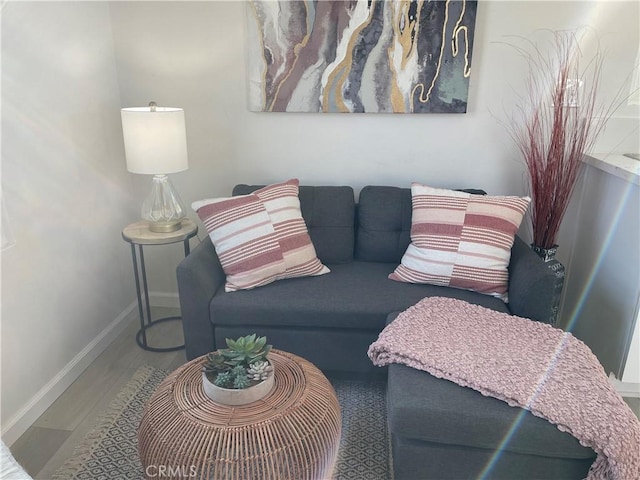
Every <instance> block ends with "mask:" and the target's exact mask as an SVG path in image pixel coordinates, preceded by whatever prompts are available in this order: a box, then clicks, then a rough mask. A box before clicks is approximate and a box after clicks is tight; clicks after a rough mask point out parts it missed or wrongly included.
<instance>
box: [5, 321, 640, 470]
mask: <svg viewBox="0 0 640 480" xmlns="http://www.w3.org/2000/svg"><path fill="white" fill-rule="evenodd" d="M177 313H178V312H177V311H176V310H175V309H169V308H155V309H154V311H153V318H159V317H165V316H170V315H175V314H177ZM137 329H138V321H137V320H134V321H133V322H132V323H131V324H130V325H129V327H128V328H127V329H125V331H124V332H123V333H122V334H121V335H120V336H119V337H118V338H117V339H116V340H115V341H114V342H113V343H112V344H111V345H110V346H109V347H108V348H107V349H106V350H105V351H104V352H103V353H102V355H100V356H99V357H98V358H97V359H96V360H95V361H94V362H93V363H92V364H91V365H90V366H89V368H87V370H85V372H84V373H83V374H82V375H81V376H80V377H79V378H78V379H77V380H76V381H75V382H74V383H73V384H72V385H71V386H70V387H69V388H68V389H67V390H66V391H65V392H64V393H63V394H62V395H61V396H60V398H58V400H56V401H55V403H54V404H53V405H52V406H51V407H50V408H49V409H48V410H47V411H46V412H45V413H43V414H42V416H41V417H40V418H39V419H38V420H37V421H36V422H35V423H34V424H33V425H32V426H31V427H30V428H29V429H28V430H27V431H26V432H25V434H24V435H22V437H20V438H19V439H18V440H17V441H16V442H15V443H14V444H13V445H12V446H11V451H12V452H13V455H14V456H15V457H16V459H17V460H18V461H19V462H20V463H21V464H22V466H23V467H24V468H25V470H27V472H29V474H31V475H32V476H33V477H34V478H36V479H50V478H51V476H52V475H53V473H54V472H55V471H56V470H57V469H58V468H59V467H60V466H61V465H62V464H63V463H64V462H65V461H66V460H67V459H68V458H69V457H71V455H72V453H73V450H74V448H75V447H76V445H78V444H79V443H80V442H81V441H82V439H83V438H84V437H85V435H86V434H87V433H88V432H89V431H91V429H92V428H93V426H94V423H95V421H96V420H97V418H98V416H99V415H100V414H101V413H102V412H103V411H105V410H106V409H107V407H108V406H109V404H110V403H111V401H112V400H113V399H114V398H115V397H116V395H117V394H118V393H119V392H120V391H121V389H122V387H123V386H124V385H125V384H126V383H127V382H128V381H129V380H130V379H131V376H132V375H133V374H134V373H135V371H136V370H137V369H138V368H139V367H140V366H142V365H152V366H155V367H158V368H163V369H166V370H173V369H175V368H177V367H179V366H180V365H182V364H183V363H184V362H185V361H186V358H185V355H184V350H181V351H178V352H170V353H155V352H147V351H144V350H142V349H141V348H140V347H138V345H137V344H136V342H135V338H134V337H135V332H136V331H137ZM148 340H149V344H150V345H155V346H171V345H180V344H182V342H183V339H182V326H181V324H180V322H179V321H172V322H165V323H162V324H158V325H156V326H154V327H153V329H152V330H151V331H150V332H149V337H148ZM625 401H626V402H627V403H628V404H629V405H630V406H631V408H632V409H633V411H634V412H635V414H636V416H638V417H640V398H625Z"/></svg>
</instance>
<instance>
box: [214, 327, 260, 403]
mask: <svg viewBox="0 0 640 480" xmlns="http://www.w3.org/2000/svg"><path fill="white" fill-rule="evenodd" d="M226 342H227V348H223V349H219V350H216V351H215V352H211V353H209V354H208V355H207V357H206V359H205V362H204V364H203V367H202V384H203V387H204V392H205V394H206V395H207V396H208V397H209V398H210V399H211V400H213V401H215V402H218V403H223V404H226V405H245V404H247V403H251V402H255V401H256V400H259V399H261V398H262V397H264V396H265V395H267V394H268V393H269V392H270V391H271V388H272V387H273V366H272V365H271V362H269V359H268V358H267V355H268V354H269V352H270V351H271V345H267V337H257V336H256V334H252V335H247V336H245V337H240V338H238V339H237V340H232V339H230V338H227V339H226Z"/></svg>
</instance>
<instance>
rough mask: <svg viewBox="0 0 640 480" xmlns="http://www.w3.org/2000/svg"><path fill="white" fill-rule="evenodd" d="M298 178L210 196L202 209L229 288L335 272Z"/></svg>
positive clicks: (199, 203) (198, 208)
mask: <svg viewBox="0 0 640 480" xmlns="http://www.w3.org/2000/svg"><path fill="white" fill-rule="evenodd" d="M298 185H299V182H298V180H297V179H292V180H289V181H287V182H283V183H278V184H274V185H269V186H267V187H264V188H261V189H260V190H256V191H255V192H253V193H252V194H249V195H239V196H236V197H229V198H219V199H207V200H200V201H197V202H194V203H193V204H192V205H191V206H192V208H193V209H194V210H195V211H196V212H197V213H198V216H199V217H200V219H201V220H202V222H203V223H204V226H205V228H206V230H207V232H208V233H209V236H210V237H211V241H212V242H213V245H214V246H215V249H216V253H217V254H218V258H219V259H220V263H221V265H222V269H223V270H224V272H225V274H226V275H227V281H226V284H225V291H227V292H233V291H236V290H246V289H250V288H255V287H259V286H262V285H266V284H268V283H271V282H275V281H276V280H281V279H283V278H293V277H306V276H309V275H322V274H325V273H329V269H328V268H327V267H325V266H324V265H323V264H322V263H321V262H320V260H319V259H318V257H317V255H316V250H315V248H314V246H313V243H312V242H311V238H310V237H309V232H308V231H307V225H306V224H305V223H304V219H303V218H302V213H301V211H300V200H299V199H298Z"/></svg>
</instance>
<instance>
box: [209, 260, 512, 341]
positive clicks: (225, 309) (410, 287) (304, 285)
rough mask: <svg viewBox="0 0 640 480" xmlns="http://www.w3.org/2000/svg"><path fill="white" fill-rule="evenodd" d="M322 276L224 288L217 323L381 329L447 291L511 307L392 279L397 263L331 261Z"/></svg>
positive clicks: (215, 308) (215, 311)
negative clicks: (398, 313) (388, 321)
mask: <svg viewBox="0 0 640 480" xmlns="http://www.w3.org/2000/svg"><path fill="white" fill-rule="evenodd" d="M328 266H329V268H330V269H331V272H330V273H328V274H326V275H321V276H318V277H305V278H294V279H287V280H280V281H278V282H274V283H271V284H269V285H265V286H263V287H260V288H256V289H253V290H248V291H238V292H231V293H218V294H217V295H216V296H215V297H214V298H213V300H212V302H211V305H210V309H211V318H213V319H215V324H216V325H269V326H278V327H297V326H302V327H319V328H342V329H345V328H349V329H370V330H377V331H381V330H382V329H383V328H384V326H385V322H386V317H387V314H389V313H390V312H393V311H401V310H404V309H406V308H408V307H410V306H411V305H414V304H415V303H417V302H418V301H419V300H421V299H422V298H425V297H429V296H436V295H440V296H446V297H454V298H459V299H462V300H466V301H468V302H471V303H476V304H479V305H483V306H485V307H488V308H493V309H494V310H498V311H501V312H508V309H507V306H506V305H505V304H504V303H503V302H502V301H501V300H499V299H497V298H494V297H490V296H488V295H481V294H479V293H475V292H470V291H466V290H458V289H453V288H446V287H438V286H433V285H415V284H407V283H401V282H394V281H393V280H389V279H388V278H387V276H388V275H389V273H391V272H392V271H393V269H394V268H395V267H396V266H397V265H396V264H395V263H373V262H361V261H357V260H356V261H353V262H351V263H348V264H333V265H332V264H330V265H328Z"/></svg>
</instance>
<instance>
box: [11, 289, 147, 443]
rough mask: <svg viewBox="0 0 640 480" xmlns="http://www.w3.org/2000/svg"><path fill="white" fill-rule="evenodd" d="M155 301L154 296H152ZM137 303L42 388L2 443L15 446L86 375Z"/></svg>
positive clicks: (132, 316)
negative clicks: (89, 367)
mask: <svg viewBox="0 0 640 480" xmlns="http://www.w3.org/2000/svg"><path fill="white" fill-rule="evenodd" d="M149 298H150V299H151V295H150V296H149ZM137 307H138V304H137V302H133V303H131V305H129V306H128V307H127V308H126V309H125V310H124V311H123V312H122V313H121V314H120V315H118V316H117V317H116V318H115V319H114V320H113V321H112V322H111V323H110V324H109V325H108V326H107V328H105V329H104V330H103V331H102V332H100V333H99V334H98V335H97V336H96V337H95V338H94V339H93V340H92V341H91V342H89V344H88V345H87V346H86V347H84V348H83V349H82V350H81V351H80V353H78V354H77V355H76V356H75V357H74V358H73V359H72V360H71V361H70V362H69V363H68V364H67V365H65V367H64V368H63V369H62V370H61V371H60V372H59V373H58V374H57V375H56V376H54V377H53V378H52V379H51V380H50V381H49V382H48V383H47V384H46V385H45V386H44V387H42V388H41V389H40V390H39V391H38V392H37V393H36V394H35V395H34V396H33V397H32V398H31V399H30V400H29V401H28V402H27V403H26V404H25V406H24V407H22V408H21V409H20V410H19V411H18V412H17V413H16V414H15V415H13V417H11V418H10V419H9V420H8V421H7V423H6V424H5V427H4V428H3V429H2V440H3V441H4V443H5V444H7V445H9V446H11V445H12V444H13V443H14V442H15V441H16V440H17V439H18V438H20V436H21V435H22V434H23V433H24V432H26V431H27V429H28V428H29V427H30V426H31V425H33V423H34V422H35V421H36V420H37V419H38V417H40V415H42V414H43V413H44V412H45V411H46V410H47V408H49V407H50V406H51V405H52V404H53V402H55V401H56V399H57V398H58V397H59V396H60V395H62V393H63V392H64V391H65V390H66V389H67V388H69V386H70V385H71V384H72V383H73V382H74V381H75V380H76V379H77V378H78V377H79V376H80V374H81V373H82V372H84V370H85V369H86V368H87V367H88V366H89V365H90V364H91V362H93V361H94V360H95V359H96V358H97V357H98V355H100V354H101V353H102V352H103V351H104V350H105V349H106V348H107V347H108V346H109V345H110V344H111V342H113V340H115V338H116V337H117V336H118V335H120V333H121V332H122V331H123V330H124V329H125V328H126V327H127V325H128V324H129V323H130V322H131V321H132V320H133V319H135V318H137V315H138V309H137Z"/></svg>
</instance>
